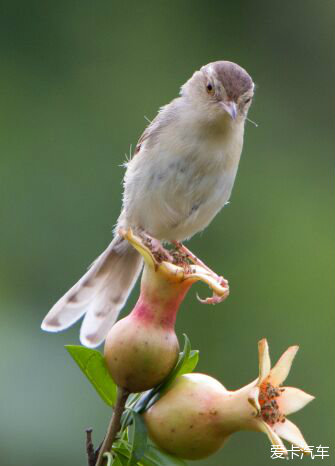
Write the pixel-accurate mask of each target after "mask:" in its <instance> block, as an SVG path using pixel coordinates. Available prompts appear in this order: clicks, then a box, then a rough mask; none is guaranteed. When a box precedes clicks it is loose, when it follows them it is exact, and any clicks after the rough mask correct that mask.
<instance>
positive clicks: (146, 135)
mask: <svg viewBox="0 0 335 466" xmlns="http://www.w3.org/2000/svg"><path fill="white" fill-rule="evenodd" d="M176 101H177V99H174V100H173V101H172V102H171V103H170V104H168V105H165V106H164V107H161V108H160V110H159V112H158V113H157V115H156V116H155V118H154V119H153V120H152V121H151V122H150V124H149V125H148V126H147V127H146V128H145V130H144V131H143V133H142V135H141V137H140V138H139V140H138V142H137V144H136V148H135V152H134V155H137V154H138V153H139V152H140V151H141V148H142V147H143V144H144V143H145V142H147V143H153V142H154V141H155V140H156V137H157V136H158V135H159V133H160V132H161V131H162V130H163V129H164V128H165V127H166V126H167V125H168V124H169V123H170V122H171V121H172V120H173V119H174V117H175V112H174V111H173V110H174V107H175V103H176Z"/></svg>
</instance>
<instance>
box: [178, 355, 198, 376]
mask: <svg viewBox="0 0 335 466" xmlns="http://www.w3.org/2000/svg"><path fill="white" fill-rule="evenodd" d="M198 362H199V351H198V350H192V351H191V352H190V354H189V356H188V358H187V359H185V361H184V363H183V365H182V366H181V368H180V369H179V371H178V374H177V375H176V377H179V376H180V375H183V374H189V373H190V372H193V371H194V369H195V368H196V367H197V365H198Z"/></svg>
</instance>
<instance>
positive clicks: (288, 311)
mask: <svg viewBox="0 0 335 466" xmlns="http://www.w3.org/2000/svg"><path fill="white" fill-rule="evenodd" d="M0 9H1V15H0V50H1V62H0V93H1V112H0V115H1V117H0V118H1V123H0V144H1V155H0V157H1V162H0V163H1V165H0V167H1V168H0V177H1V183H0V190H1V191H0V193H1V203H0V209H1V243H0V244H1V264H0V304H1V306H0V316H1V325H0V342H1V359H0V373H1V379H0V380H1V382H0V420H1V421H0V461H1V464H3V465H4V466H13V465H15V466H16V465H19V464H25V465H34V466H42V465H46V464H48V465H49V466H53V465H61V464H62V465H66V464H71V465H72V466H79V465H80V466H82V465H83V464H86V459H85V451H84V450H85V449H84V429H85V428H86V427H88V426H92V427H93V428H94V439H95V441H96V442H97V443H98V442H99V441H100V440H101V438H102V436H103V433H104V431H105V428H106V426H107V422H108V419H109V417H110V414H111V413H110V411H109V409H107V408H106V406H105V405H104V404H103V402H102V401H100V399H99V398H98V396H97V395H96V394H95V392H94V391H93V389H92V388H91V387H90V386H89V384H88V382H87V381H86V380H85V379H84V377H83V376H82V374H81V373H80V371H79V369H78V368H77V367H76V366H75V364H74V363H73V361H72V360H70V357H69V356H68V355H67V354H66V352H65V350H64V347H63V346H64V344H67V343H71V344H77V343H78V329H79V326H78V325H76V326H75V327H74V328H71V329H70V330H68V331H67V332H64V333H61V334H56V335H55V334H47V333H43V332H42V331H41V330H40V322H41V320H42V318H43V317H44V315H45V314H46V312H47V311H48V310H49V308H50V307H51V306H52V305H53V303H54V302H55V301H56V300H57V299H58V298H59V297H60V296H61V295H62V294H63V293H64V292H65V291H66V290H67V289H68V288H69V287H70V286H71V285H72V284H73V283H74V282H75V281H76V280H77V279H78V278H79V277H80V276H81V275H82V273H83V272H84V270H85V269H86V267H87V266H88V265H89V264H90V263H91V262H92V260H93V259H94V258H95V257H96V256H97V255H98V254H99V253H100V252H101V251H102V250H103V249H104V248H105V246H106V245H107V244H108V242H109V241H110V239H111V230H112V227H113V224H114V222H115V221H116V219H117V216H118V213H119V210H120V203H121V193H122V185H121V183H122V177H123V174H124V169H123V168H122V167H121V164H122V163H123V161H124V160H125V154H126V153H129V147H130V145H131V144H132V145H133V147H134V145H135V144H136V141H137V138H138V137H139V136H140V134H141V132H142V131H143V129H144V127H145V125H146V124H147V123H146V121H145V119H144V115H146V116H147V117H148V118H150V119H151V118H153V117H154V116H155V114H156V112H157V109H158V108H159V106H161V105H163V104H165V103H167V102H169V101H170V100H171V99H172V98H174V97H175V96H176V95H177V93H178V91H179V87H180V86H181V84H183V83H184V82H185V81H186V80H187V79H188V78H189V77H190V75H191V74H192V73H193V71H194V70H196V69H198V68H199V67H200V66H202V65H203V64H206V63H208V62H210V61H213V60H217V59H228V60H232V61H236V62H238V63H239V64H241V65H242V66H244V67H245V68H246V69H247V70H248V71H249V72H250V74H251V75H252V77H253V78H254V80H255V82H256V84H257V93H256V98H255V101H254V103H253V106H252V109H251V111H250V114H249V116H250V118H251V119H253V120H255V121H256V122H257V123H258V124H259V127H258V128H255V127H254V126H253V125H251V124H247V129H246V138H245V146H244V152H243V156H242V160H241V164H240V169H239V173H238V178H237V181H236V184H235V188H234V191H233V196H232V198H231V203H230V204H229V205H228V206H227V207H226V208H225V209H224V211H223V212H221V214H220V215H218V217H217V218H216V219H215V220H214V222H213V223H212V224H211V226H210V227H209V228H208V229H207V230H206V231H205V233H203V234H201V235H198V236H196V237H194V238H193V239H192V241H191V242H190V243H189V247H190V248H191V249H192V250H193V251H194V252H196V253H197V254H198V255H199V256H200V257H201V258H202V259H203V260H205V261H206V262H207V263H208V264H209V265H210V266H212V267H213V268H214V269H215V270H216V271H218V272H220V273H223V274H224V275H225V277H226V278H228V279H229V281H230V285H231V295H230V297H229V299H228V300H227V301H226V302H225V303H223V304H221V305H220V306H217V307H209V306H208V307H206V306H202V305H201V304H199V303H198V302H197V300H196V298H195V293H196V291H198V292H199V294H200V295H205V293H206V292H207V289H206V288H205V287H202V286H200V285H199V286H198V290H196V287H195V288H193V289H192V291H191V292H190V294H189V296H188V297H187V300H186V302H185V303H184V305H183V308H182V309H181V312H180V314H179V316H178V320H177V331H178V334H179V335H181V334H182V333H183V332H187V334H188V335H189V337H190V339H191V342H192V346H193V347H194V348H198V349H200V351H201V359H200V366H199V369H200V371H203V372H206V373H209V374H211V375H213V376H215V377H217V378H218V379H219V380H221V381H222V382H223V384H224V385H225V386H226V387H227V388H231V389H234V388H238V387H240V386H241V385H243V384H246V383H248V382H249V381H251V380H252V379H254V378H255V377H256V374H257V341H258V340H259V339H260V338H261V337H263V336H266V337H267V338H268V340H269V344H270V350H271V354H272V356H273V359H274V360H275V359H276V358H277V357H278V356H279V355H280V354H281V352H282V351H283V350H284V349H286V348H287V347H288V346H289V345H291V344H294V343H298V344H300V345H301V350H300V352H299V353H298V356H297V359H296V361H295V363H294V366H293V370H292V372H291V374H290V377H289V379H288V384H292V385H296V386H299V387H301V388H304V389H305V390H306V391H308V392H310V393H312V394H314V395H316V397H317V398H316V400H315V401H314V402H313V403H311V404H310V405H309V406H308V407H306V409H305V410H303V411H301V412H299V413H297V414H296V415H293V416H292V417H291V419H292V420H293V421H295V422H296V423H297V424H298V425H299V426H300V427H301V429H302V430H303V432H304V434H305V437H306V439H307V441H308V443H309V444H310V445H320V444H321V445H323V446H329V447H330V455H331V456H330V457H329V458H326V459H324V460H320V459H314V460H311V459H306V458H305V459H303V460H292V461H291V463H292V464H298V463H299V464H301V461H302V462H303V464H322V465H324V466H329V465H330V464H334V463H335V449H334V447H335V444H334V430H335V429H334V409H333V404H334V380H333V378H332V377H333V374H334V351H333V350H334V345H333V341H334V309H333V306H332V304H334V293H333V287H332V285H333V281H334V268H335V247H334V246H335V244H334V226H335V221H334V220H335V216H334V210H333V209H334V185H333V183H332V181H333V179H332V178H333V169H334V160H333V151H334V140H333V131H334V88H335V86H334V83H335V79H334V78H335V73H334V52H335V47H334V45H335V42H334V32H333V31H334V30H335V27H334V22H335V21H334V2H331V1H328V0H321V1H316V0H296V1H288V0H285V1H281V2H279V1H272V2H269V1H267V0H255V1H252V2H248V1H243V0H239V1H237V0H235V1H210V0H207V1H196V0H193V1H183V2H180V1H176V0H173V1H169V2H162V1H157V0H156V1H152V0H150V1H142V2H140V1H130V2H129V1H125V2H116V1H111V0H109V1H100V2H92V1H87V0H82V1H65V0H61V1H60V0H58V1H57V2H50V1H49V2H47V1H29V2H24V1H19V2H18V1H15V0H14V1H13V0H12V1H8V2H6V1H1V4H0ZM137 291H138V290H137V289H136V290H135V291H134V293H133V295H132V299H131V300H130V301H129V303H128V305H127V307H126V309H125V311H124V313H126V312H128V311H129V310H130V309H131V306H132V304H133V303H134V300H135V297H136V294H137ZM272 461H273V460H271V459H270V444H269V443H268V440H267V438H266V437H265V436H264V435H263V434H257V433H248V432H247V433H239V434H236V435H234V436H233V437H232V438H231V440H230V441H229V442H228V443H227V445H226V446H225V448H224V449H223V450H222V451H220V452H219V453H218V454H217V455H214V456H213V457H211V458H209V459H208V460H205V461H202V462H199V463H195V464H199V465H207V466H221V465H229V466H246V465H254V464H258V465H260V466H262V465H266V466H268V465H269V464H272ZM276 461H277V462H278V461H280V460H276Z"/></svg>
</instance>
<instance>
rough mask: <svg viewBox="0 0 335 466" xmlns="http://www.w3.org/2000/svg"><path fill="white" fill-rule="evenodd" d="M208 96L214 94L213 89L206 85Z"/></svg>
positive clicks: (210, 85) (209, 84)
mask: <svg viewBox="0 0 335 466" xmlns="http://www.w3.org/2000/svg"><path fill="white" fill-rule="evenodd" d="M206 89H207V92H208V94H213V93H214V88H213V86H212V84H211V83H208V84H207V86H206Z"/></svg>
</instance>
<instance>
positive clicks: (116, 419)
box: [96, 387, 129, 466]
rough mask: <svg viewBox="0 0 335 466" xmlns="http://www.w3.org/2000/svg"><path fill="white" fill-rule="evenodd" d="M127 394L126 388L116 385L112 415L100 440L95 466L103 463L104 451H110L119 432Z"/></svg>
mask: <svg viewBox="0 0 335 466" xmlns="http://www.w3.org/2000/svg"><path fill="white" fill-rule="evenodd" d="M128 395H129V392H128V391H127V390H125V389H124V388H121V387H118V391H117V399H116V403H115V407H114V411H113V415H112V418H111V420H110V423H109V426H108V429H107V433H106V436H105V439H104V441H103V442H102V445H101V448H100V451H99V456H98V459H97V463H96V466H102V465H103V461H104V458H103V455H104V453H106V451H111V449H112V445H113V442H114V440H115V437H116V434H117V433H118V432H119V430H120V427H121V416H122V413H123V411H124V408H125V405H126V401H127V398H128Z"/></svg>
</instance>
